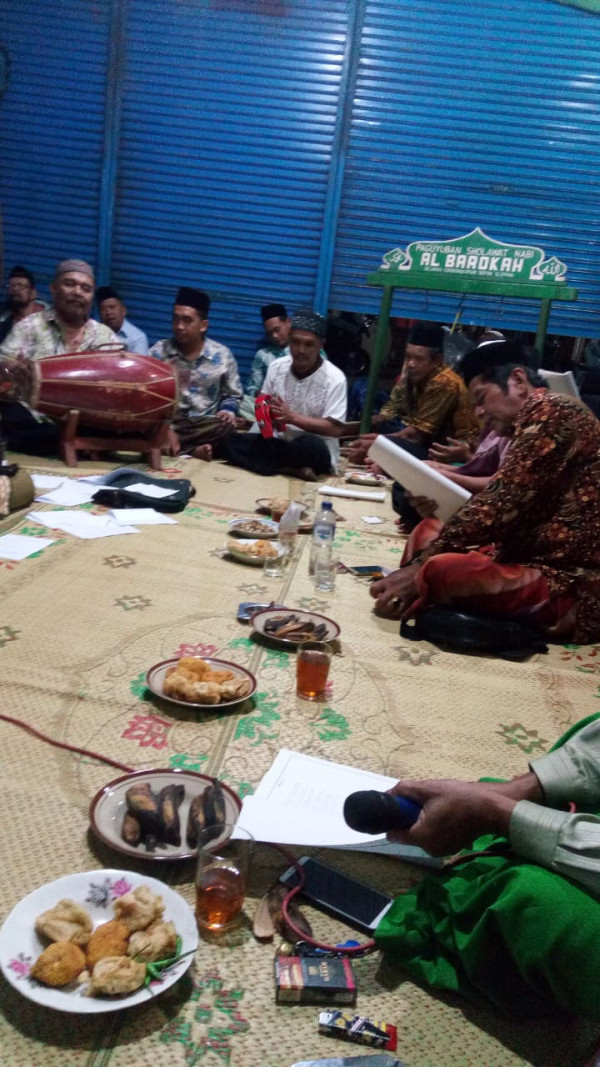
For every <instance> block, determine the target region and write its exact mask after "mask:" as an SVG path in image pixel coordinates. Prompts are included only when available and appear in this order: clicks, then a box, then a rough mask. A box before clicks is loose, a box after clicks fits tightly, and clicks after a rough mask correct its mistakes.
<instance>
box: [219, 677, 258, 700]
mask: <svg viewBox="0 0 600 1067" xmlns="http://www.w3.org/2000/svg"><path fill="white" fill-rule="evenodd" d="M219 688H220V690H221V700H223V701H225V700H237V699H238V698H239V697H245V696H247V695H248V693H249V692H250V690H251V689H252V685H251V684H250V681H249V679H248V678H234V679H233V680H232V681H231V682H222V683H221V685H220V686H219Z"/></svg>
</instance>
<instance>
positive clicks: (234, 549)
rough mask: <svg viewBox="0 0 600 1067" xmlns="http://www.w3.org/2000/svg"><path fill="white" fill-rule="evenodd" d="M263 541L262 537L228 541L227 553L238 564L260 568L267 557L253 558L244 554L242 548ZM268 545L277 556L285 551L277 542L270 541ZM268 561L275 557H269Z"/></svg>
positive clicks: (246, 553) (248, 554)
mask: <svg viewBox="0 0 600 1067" xmlns="http://www.w3.org/2000/svg"><path fill="white" fill-rule="evenodd" d="M264 540H266V539H265V538H263V537H248V538H243V539H242V538H241V537H240V538H239V540H237V541H234V540H230V541H228V542H227V552H228V554H229V555H230V556H233V557H234V559H238V560H239V561H240V563H248V564H249V565H250V566H251V567H262V566H263V564H264V562H265V559H266V558H267V557H266V556H253V555H251V554H250V553H248V552H244V551H243V549H242V546H245V545H255V544H256V542H257V541H264ZM269 544H270V545H272V546H273V548H275V549H276V550H277V555H278V556H279V555H282V554H283V552H284V551H285V549H284V547H283V545H281V544H280V543H279V541H270V542H269ZM269 559H275V557H274V556H269Z"/></svg>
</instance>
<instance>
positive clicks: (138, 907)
mask: <svg viewBox="0 0 600 1067" xmlns="http://www.w3.org/2000/svg"><path fill="white" fill-rule="evenodd" d="M114 909H115V918H116V919H120V920H122V921H123V922H124V923H125V925H126V926H127V929H128V930H129V932H130V934H133V933H135V931H136V930H145V929H146V927H147V926H150V923H153V922H156V921H157V920H159V919H160V918H162V913H163V911H164V910H165V906H164V904H163V899H162V897H158V896H156V894H155V893H153V892H152V890H151V889H148V886H146V885H139V886H138V887H137V889H134V890H133V892H132V893H126V894H125V896H123V897H119V898H118V900H115V903H114Z"/></svg>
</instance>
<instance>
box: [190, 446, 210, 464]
mask: <svg viewBox="0 0 600 1067" xmlns="http://www.w3.org/2000/svg"><path fill="white" fill-rule="evenodd" d="M192 455H193V457H194V459H203V460H204V461H205V462H206V463H210V461H211V459H212V455H213V451H212V445H198V447H197V448H193V449H192Z"/></svg>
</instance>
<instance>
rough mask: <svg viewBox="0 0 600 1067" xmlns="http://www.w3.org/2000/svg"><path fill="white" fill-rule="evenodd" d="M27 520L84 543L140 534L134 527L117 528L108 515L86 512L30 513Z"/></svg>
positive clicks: (117, 524)
mask: <svg viewBox="0 0 600 1067" xmlns="http://www.w3.org/2000/svg"><path fill="white" fill-rule="evenodd" d="M27 518H28V519H31V521H32V522H37V523H38V524H39V525H40V526H47V527H48V528H49V529H51V530H62V531H63V532H64V533H67V534H71V535H72V536H73V537H81V538H83V539H84V540H86V541H89V540H92V538H97V537H116V536H117V535H120V534H130V533H139V532H140V531H139V530H137V529H136V528H135V526H119V523H118V522H115V520H114V519H111V517H110V515H90V514H89V512H87V511H30V512H29V514H28V516H27Z"/></svg>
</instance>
